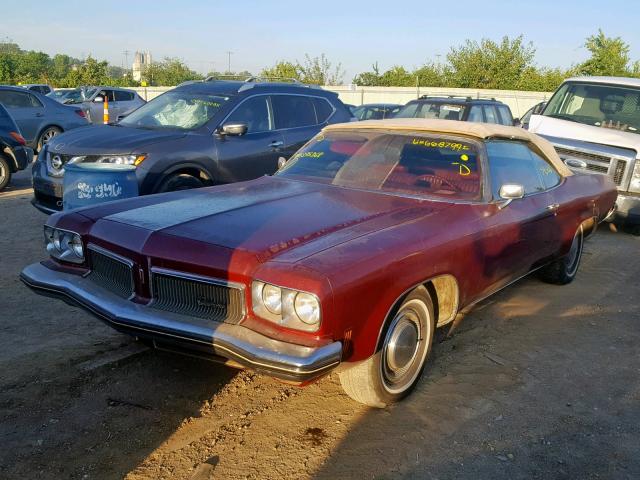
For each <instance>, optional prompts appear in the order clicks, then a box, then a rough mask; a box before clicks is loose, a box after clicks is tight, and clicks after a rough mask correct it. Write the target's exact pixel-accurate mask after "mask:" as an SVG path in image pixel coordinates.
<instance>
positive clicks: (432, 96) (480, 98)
mask: <svg viewBox="0 0 640 480" xmlns="http://www.w3.org/2000/svg"><path fill="white" fill-rule="evenodd" d="M420 98H421V99H426V98H452V99H455V98H460V99H463V100H467V101H469V102H471V101H473V100H491V101H493V102H499V103H502V102H500V100H496V98H495V97H481V96H478V97H476V98H473V97H472V96H470V95H421V96H420Z"/></svg>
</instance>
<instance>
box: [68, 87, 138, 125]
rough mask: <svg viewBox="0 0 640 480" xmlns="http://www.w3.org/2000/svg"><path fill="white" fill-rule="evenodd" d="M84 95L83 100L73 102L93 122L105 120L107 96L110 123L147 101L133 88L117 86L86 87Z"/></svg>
mask: <svg viewBox="0 0 640 480" xmlns="http://www.w3.org/2000/svg"><path fill="white" fill-rule="evenodd" d="M83 97H84V99H83V100H81V102H80V101H79V102H78V103H76V102H72V103H73V104H78V106H80V107H81V108H82V109H83V110H84V111H85V113H86V114H87V118H88V119H89V121H90V122H91V123H102V122H103V113H104V100H105V98H106V99H107V100H108V105H109V123H115V122H117V121H118V120H120V119H121V118H124V117H126V116H127V115H129V114H130V113H131V112H133V111H134V110H136V109H137V108H139V107H140V106H142V105H144V104H145V103H146V102H145V101H144V100H143V99H142V98H140V96H139V95H138V94H137V93H136V92H134V91H133V90H128V89H126V88H117V87H85V88H84V89H83ZM65 103H67V102H65ZM80 103H82V104H81V105H80Z"/></svg>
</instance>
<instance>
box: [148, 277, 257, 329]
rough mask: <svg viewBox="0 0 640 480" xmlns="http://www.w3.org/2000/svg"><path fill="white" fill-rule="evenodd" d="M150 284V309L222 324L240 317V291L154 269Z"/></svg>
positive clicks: (205, 279) (209, 280) (223, 285)
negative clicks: (151, 290)
mask: <svg viewBox="0 0 640 480" xmlns="http://www.w3.org/2000/svg"><path fill="white" fill-rule="evenodd" d="M151 285H152V289H153V292H152V296H153V301H152V302H151V307H153V308H157V309H160V310H166V311H169V312H174V313H179V314H181V315H189V316H192V317H199V318H206V319H209V320H214V321H217V322H226V323H237V322H239V321H240V320H241V319H242V316H243V314H244V308H243V305H244V303H243V302H244V298H243V292H242V289H240V288H239V287H235V286H231V285H229V284H227V283H225V282H224V281H219V280H214V279H208V278H201V277H196V276H191V275H188V274H181V273H176V272H168V271H165V270H159V269H154V270H152V273H151Z"/></svg>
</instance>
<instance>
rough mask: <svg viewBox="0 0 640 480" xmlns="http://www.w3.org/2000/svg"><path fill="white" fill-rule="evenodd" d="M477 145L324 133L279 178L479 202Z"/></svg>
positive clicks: (418, 135) (430, 138) (449, 139)
mask: <svg viewBox="0 0 640 480" xmlns="http://www.w3.org/2000/svg"><path fill="white" fill-rule="evenodd" d="M477 152H478V148H477V144H476V143H475V142H473V141H469V140H464V139H461V138H456V137H451V136H441V135H428V134H423V133H416V134H388V133H381V132H365V131H342V132H326V133H320V134H319V135H317V136H316V137H315V138H314V139H312V140H311V141H310V142H309V143H307V144H306V145H305V146H304V147H302V149H301V150H299V151H298V152H297V153H296V154H295V155H294V156H293V157H292V158H291V160H290V161H289V162H287V164H286V165H285V167H283V168H282V169H281V170H280V171H278V173H276V175H278V176H283V177H292V178H297V179H300V180H307V181H312V182H318V183H325V184H331V185H337V186H341V187H349V188H358V189H366V190H377V191H383V192H389V193H402V194H409V195H419V196H423V195H428V196H438V197H445V198H450V199H464V200H478V199H480V194H481V191H482V189H481V175H480V165H479V161H478V155H477Z"/></svg>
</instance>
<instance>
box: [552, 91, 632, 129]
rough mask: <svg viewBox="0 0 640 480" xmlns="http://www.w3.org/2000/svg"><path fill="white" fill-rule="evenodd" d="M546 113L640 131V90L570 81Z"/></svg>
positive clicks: (578, 120)
mask: <svg viewBox="0 0 640 480" xmlns="http://www.w3.org/2000/svg"><path fill="white" fill-rule="evenodd" d="M542 115H544V116H546V117H553V118H560V119H562V120H569V121H572V122H578V123H584V124H586V125H594V126H596V127H604V128H613V129H616V130H622V131H626V132H632V133H640V89H637V88H628V87H620V86H614V85H606V84H601V83H583V82H576V83H573V82H568V83H565V84H563V85H562V86H561V87H560V88H559V89H558V91H557V92H556V93H555V94H554V95H553V97H552V98H551V100H549V103H548V104H547V108H545V110H544V112H543V113H542Z"/></svg>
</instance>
